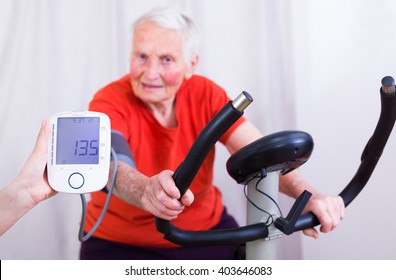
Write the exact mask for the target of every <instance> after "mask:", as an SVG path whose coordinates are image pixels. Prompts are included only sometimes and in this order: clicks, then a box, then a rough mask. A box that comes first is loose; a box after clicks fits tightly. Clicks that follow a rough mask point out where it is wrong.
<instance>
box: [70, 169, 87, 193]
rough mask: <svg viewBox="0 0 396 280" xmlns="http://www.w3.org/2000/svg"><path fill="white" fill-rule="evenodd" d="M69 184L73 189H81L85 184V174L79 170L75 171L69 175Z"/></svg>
mask: <svg viewBox="0 0 396 280" xmlns="http://www.w3.org/2000/svg"><path fill="white" fill-rule="evenodd" d="M68 181H69V186H70V187H72V188H73V189H79V188H81V187H82V186H83V185H84V182H85V179H84V176H83V175H81V174H80V173H78V172H74V173H73V174H71V175H70V176H69V180H68Z"/></svg>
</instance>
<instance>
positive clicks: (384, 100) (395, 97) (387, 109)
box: [275, 76, 396, 234]
mask: <svg viewBox="0 0 396 280" xmlns="http://www.w3.org/2000/svg"><path fill="white" fill-rule="evenodd" d="M381 83H382V86H381V88H380V96H381V113H380V117H379V119H378V123H377V126H376V128H375V130H374V133H373V135H372V136H371V138H370V139H369V141H368V143H367V144H366V147H365V148H364V150H363V153H362V156H361V163H360V165H359V167H358V170H357V171H356V173H355V175H354V177H353V178H352V179H351V181H350V182H349V183H348V185H347V186H346V187H345V188H344V189H343V190H342V191H341V192H340V194H339V195H340V196H341V197H342V199H343V201H344V204H345V207H347V206H348V205H349V204H350V203H351V202H352V201H353V200H354V199H355V198H356V196H357V195H358V194H359V193H360V192H361V190H362V189H363V188H364V186H365V185H366V184H367V182H368V180H369V179H370V177H371V174H372V173H373V171H374V169H375V167H376V165H377V163H378V160H379V159H380V157H381V155H382V151H383V150H384V148H385V145H386V142H387V141H388V138H389V136H390V134H391V132H392V129H393V126H394V124H395V120H396V92H395V80H394V79H393V78H392V77H390V76H386V77H384V78H383V79H382V81H381ZM317 225H319V221H318V219H317V218H316V216H315V215H314V214H312V213H307V214H304V215H302V216H301V217H300V218H299V219H298V220H297V222H296V224H295V226H294V230H293V232H295V231H299V230H303V229H307V228H312V227H315V226H317ZM275 226H276V227H277V228H278V229H280V230H282V229H281V226H280V225H279V223H277V222H275ZM293 232H284V233H286V234H291V233H293Z"/></svg>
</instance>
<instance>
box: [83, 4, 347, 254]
mask: <svg viewBox="0 0 396 280" xmlns="http://www.w3.org/2000/svg"><path fill="white" fill-rule="evenodd" d="M197 44H198V33H197V29H196V27H195V26H194V24H193V22H192V21H191V20H190V19H189V18H187V17H186V16H184V15H182V14H180V13H178V12H176V11H174V10H169V9H160V10H154V11H151V12H149V13H147V14H145V15H144V16H142V17H141V18H140V19H138V20H137V22H136V23H135V25H134V29H133V44H132V53H131V59H130V73H129V74H128V75H126V76H124V77H122V78H121V79H119V80H117V81H115V82H112V83H111V84H109V85H107V86H106V87H104V88H102V89H101V90H99V92H98V93H97V94H96V95H95V96H94V98H93V100H92V102H91V103H90V106H89V109H90V110H92V111H100V112H103V113H105V114H107V115H108V116H109V117H110V119H111V124H112V130H113V138H112V142H113V145H114V146H115V148H116V150H118V152H119V153H120V154H121V155H120V158H121V160H122V161H121V162H119V169H118V172H117V178H116V182H115V190H114V193H115V195H116V196H115V197H114V198H113V199H112V201H111V203H110V206H109V210H108V212H107V214H106V215H105V217H104V220H103V221H102V223H101V226H100V227H99V228H98V229H97V230H96V232H95V234H94V237H93V238H91V239H89V240H88V241H87V242H85V243H83V244H82V247H81V252H80V257H81V258H82V259H101V258H103V259H227V258H231V257H232V254H233V248H232V247H231V246H222V247H216V248H213V247H206V248H202V247H201V248H184V247H180V246H178V245H175V244H172V243H170V242H169V241H167V240H165V239H163V237H162V235H161V234H160V233H159V232H157V231H156V228H155V223H154V216H157V217H160V218H163V219H168V220H171V219H175V218H177V219H175V220H174V224H175V225H176V226H178V227H181V228H183V229H189V230H209V229H220V228H230V227H236V226H237V223H236V222H235V220H234V219H233V218H232V217H231V216H230V215H229V214H228V213H227V211H226V209H225V207H224V205H223V201H222V198H221V194H220V191H219V190H218V189H217V188H216V187H215V186H214V185H213V161H214V150H212V151H211V152H210V153H209V155H208V157H207V158H206V160H205V162H204V164H203V165H202V168H201V169H200V171H199V172H198V174H197V176H196V178H195V179H194V181H193V183H192V185H191V187H190V190H189V191H188V192H187V193H186V194H185V195H184V196H183V197H182V199H181V200H179V197H180V193H179V191H178V189H177V188H176V186H175V183H174V181H173V179H172V174H173V171H172V170H175V169H176V168H177V166H178V165H179V164H180V163H181V162H182V161H183V158H184V157H185V155H186V154H187V152H188V150H189V148H190V146H191V145H192V143H193V142H194V140H195V139H196V137H197V136H198V134H199V133H200V131H201V130H202V128H203V127H204V126H205V125H206V124H207V123H208V122H209V120H210V119H211V118H212V117H213V116H214V115H215V114H216V113H217V112H218V111H219V110H220V109H221V108H222V107H223V105H224V104H225V103H226V102H228V101H229V97H228V96H227V95H226V93H225V91H224V90H223V89H222V88H221V87H219V86H218V85H217V84H215V83H214V82H212V81H211V80H209V79H207V78H205V77H202V76H198V75H194V70H195V69H196V67H197V63H198V55H197ZM261 136H262V135H261V133H260V132H259V131H258V130H257V129H256V128H255V127H254V126H253V125H252V124H251V123H250V122H248V121H247V120H246V119H245V118H241V119H240V120H238V122H237V123H236V124H235V125H233V126H232V127H231V128H230V129H229V130H228V131H227V132H226V134H225V135H224V136H223V137H222V138H221V139H220V142H221V143H223V144H224V145H225V146H226V147H227V149H228V150H229V152H230V153H234V152H235V151H237V150H238V149H240V148H242V147H244V146H245V145H247V144H249V143H251V142H252V141H254V140H256V139H258V138H259V137H261ZM305 189H307V190H309V191H310V192H312V193H313V196H312V198H311V200H310V202H309V204H308V205H307V209H308V210H309V211H312V212H313V213H314V214H316V216H317V217H318V218H319V221H320V222H321V225H322V226H321V231H322V232H329V231H331V230H332V229H334V228H335V227H336V225H337V224H338V223H339V222H340V220H341V219H342V218H343V217H344V205H343V201H342V199H341V198H340V197H330V196H326V195H322V194H321V193H319V192H317V191H316V190H315V189H313V188H312V187H311V186H309V185H308V184H307V182H306V181H305V180H304V179H303V178H302V177H301V176H300V174H299V173H298V171H294V172H291V173H289V174H288V175H285V176H281V177H280V191H282V192H284V193H285V194H287V195H289V196H292V197H297V196H298V195H299V194H301V192H302V191H303V190H305ZM105 197H106V194H105V193H104V192H98V193H94V194H92V199H91V201H90V202H89V204H88V215H87V224H86V227H85V231H86V232H88V231H89V230H90V229H91V228H92V226H93V224H94V223H95V221H96V220H97V218H98V216H99V215H100V212H101V210H102V208H103V204H104V201H105ZM305 233H306V234H308V235H310V236H312V237H314V238H316V237H317V236H318V233H317V232H316V230H314V229H310V230H307V231H305Z"/></svg>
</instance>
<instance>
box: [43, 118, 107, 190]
mask: <svg viewBox="0 0 396 280" xmlns="http://www.w3.org/2000/svg"><path fill="white" fill-rule="evenodd" d="M49 122H50V127H51V134H50V136H49V138H48V163H47V172H48V182H49V184H50V186H51V187H52V188H53V189H54V190H56V191H58V192H64V193H80V194H81V193H89V192H94V191H98V190H101V189H103V187H104V186H105V185H106V183H107V181H108V178H109V168H110V149H111V136H110V135H111V128H110V120H109V118H108V116H106V115H105V114H103V113H98V112H91V111H83V112H63V113H58V114H55V115H53V116H51V118H50V120H49Z"/></svg>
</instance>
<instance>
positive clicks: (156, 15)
mask: <svg viewBox="0 0 396 280" xmlns="http://www.w3.org/2000/svg"><path fill="white" fill-rule="evenodd" d="M144 21H150V22H152V23H154V24H156V25H157V26H159V27H161V28H166V29H171V30H175V31H176V32H178V33H179V34H180V35H181V36H182V39H183V51H184V56H185V58H186V61H191V60H192V59H193V58H194V57H195V56H196V55H198V48H199V30H198V28H197V26H196V25H195V24H194V22H193V21H192V20H191V19H190V18H189V17H187V16H186V15H184V14H183V13H181V12H180V11H179V10H178V9H176V8H173V7H171V8H157V9H154V10H151V11H149V12H148V13H146V14H144V15H142V16H141V17H140V18H138V19H137V20H136V21H135V23H134V24H133V26H132V31H133V33H134V32H135V29H136V27H137V26H138V25H139V24H140V23H142V22H144ZM132 36H133V35H132Z"/></svg>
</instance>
